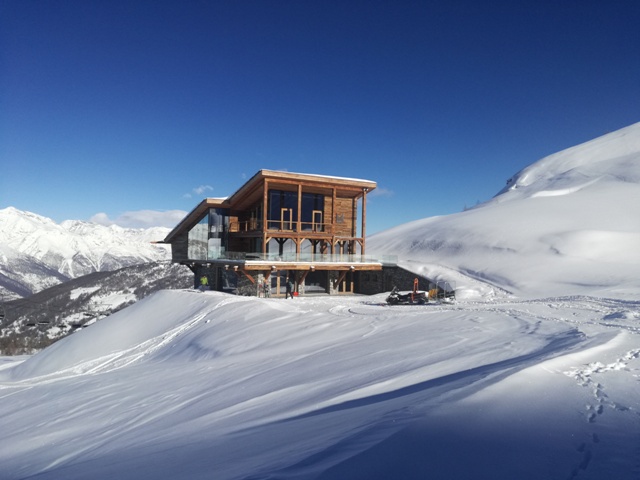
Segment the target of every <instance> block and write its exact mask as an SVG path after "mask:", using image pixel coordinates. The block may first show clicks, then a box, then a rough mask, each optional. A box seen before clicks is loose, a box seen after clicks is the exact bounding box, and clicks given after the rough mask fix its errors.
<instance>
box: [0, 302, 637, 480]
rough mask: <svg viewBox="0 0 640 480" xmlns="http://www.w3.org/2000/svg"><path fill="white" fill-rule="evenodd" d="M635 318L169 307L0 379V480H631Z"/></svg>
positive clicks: (5, 370) (562, 312)
mask: <svg viewBox="0 0 640 480" xmlns="http://www.w3.org/2000/svg"><path fill="white" fill-rule="evenodd" d="M639 308H640V302H631V301H623V300H604V299H594V298H588V297H582V298H581V297H567V298H548V299H543V300H531V301H518V300H513V299H503V300H502V301H500V302H477V303H473V302H468V303H465V304H451V305H426V306H406V307H388V306H385V305H384V303H383V296H376V297H334V298H332V297H316V298H297V299H295V300H293V301H288V302H286V301H284V300H279V299H257V298H248V297H234V296H228V295H225V294H221V293H215V292H207V293H196V292H189V291H163V292H160V293H158V294H155V295H154V296H152V297H149V298H147V299H145V300H142V301H140V302H138V303H137V304H136V305H134V306H132V307H130V308H128V309H126V310H124V311H121V312H118V313H117V314H114V315H112V316H111V317H108V318H107V319H105V320H103V321H101V322H98V323H97V324H95V325H92V326H91V327H89V328H87V329H84V330H82V331H80V332H78V333H77V334H74V335H72V336H70V337H67V338H66V339H64V340H62V341H60V342H58V343H56V344H54V345H53V346H52V347H50V348H49V349H47V350H45V351H43V352H42V353H40V354H38V355H35V356H33V357H31V358H28V359H19V360H15V361H12V362H9V361H6V362H5V363H4V364H3V365H2V370H0V415H1V418H2V423H3V425H2V432H3V438H2V440H1V441H0V463H1V464H2V465H3V473H2V478H3V479H18V478H21V479H22V478H44V479H47V478H50V479H54V478H65V479H74V478H77V479H80V478H88V477H91V478H95V479H101V478H104V479H107V478H114V477H118V478H122V479H134V478H157V479H169V478H194V479H196V478H197V479H199V478H202V479H204V478H216V479H241V478H362V479H364V478H416V479H417V478H424V475H426V474H427V473H428V474H429V478H454V477H455V478H572V477H571V476H570V475H571V474H572V473H571V472H574V471H576V472H581V475H582V476H580V477H579V478H603V477H599V476H598V475H599V474H600V473H602V472H605V471H607V472H609V471H611V469H615V470H614V471H616V472H619V474H618V475H617V476H616V477H615V478H619V479H623V478H629V479H631V478H637V473H638V472H640V455H639V453H640V452H638V448H639V446H638V443H637V435H638V433H639V432H640V415H639V412H640V378H639V372H640V359H639V357H640V342H638V338H639V337H638V333H640V326H639V325H638V321H639V319H640V318H639V317H640V314H639V313H638V312H639ZM507 445H508V448H509V454H506V453H505V452H504V450H503V449H504V448H505V446H507ZM461 446H462V447H464V451H465V452H466V455H465V457H466V460H465V462H463V463H460V462H459V461H458V459H457V457H458V455H459V451H460V448H461ZM418 450H419V451H420V454H419V455H417V454H416V453H417V451H418ZM456 452H457V453H456ZM452 455H453V456H454V457H455V458H453V457H452ZM496 455H499V456H500V458H501V461H500V467H499V468H498V467H497V466H496V465H494V462H495V459H496ZM522 458H526V459H527V461H526V462H522ZM485 471H486V475H487V476H484V477H483V476H482V475H483V474H481V473H479V472H485ZM497 471H503V472H504V474H505V475H508V477H507V476H505V477H499V476H492V475H494V474H495V472H497ZM548 471H553V472H557V474H558V476H557V477H545V476H544V475H545V472H548ZM490 472H491V475H489V473H490ZM454 473H455V475H453V474H454ZM452 475H453V476H452ZM634 475H635V477H634ZM610 478H612V477H610Z"/></svg>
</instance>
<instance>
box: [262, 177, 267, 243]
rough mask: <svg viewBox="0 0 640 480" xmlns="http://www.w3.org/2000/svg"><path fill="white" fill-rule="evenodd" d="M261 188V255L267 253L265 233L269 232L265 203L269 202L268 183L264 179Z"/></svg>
mask: <svg viewBox="0 0 640 480" xmlns="http://www.w3.org/2000/svg"><path fill="white" fill-rule="evenodd" d="M262 188H263V189H264V191H263V192H262V253H263V254H266V253H267V243H268V241H267V231H268V230H269V222H268V218H267V215H268V212H269V210H268V208H267V202H268V201H269V182H268V181H267V180H266V179H265V180H264V183H263V184H262Z"/></svg>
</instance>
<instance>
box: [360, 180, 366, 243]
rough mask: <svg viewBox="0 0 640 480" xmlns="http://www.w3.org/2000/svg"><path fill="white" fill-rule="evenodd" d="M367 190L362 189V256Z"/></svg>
mask: <svg viewBox="0 0 640 480" xmlns="http://www.w3.org/2000/svg"><path fill="white" fill-rule="evenodd" d="M366 225H367V189H366V188H363V189H362V232H361V233H362V255H364V244H365V238H366V236H367V227H366Z"/></svg>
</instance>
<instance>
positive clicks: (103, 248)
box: [0, 207, 170, 298]
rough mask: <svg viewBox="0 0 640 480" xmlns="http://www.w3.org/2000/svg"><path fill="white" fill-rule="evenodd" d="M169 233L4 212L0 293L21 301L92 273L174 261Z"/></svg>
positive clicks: (0, 234) (1, 218)
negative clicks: (161, 242) (167, 242)
mask: <svg viewBox="0 0 640 480" xmlns="http://www.w3.org/2000/svg"><path fill="white" fill-rule="evenodd" d="M168 231H169V229H167V228H152V229H126V228H121V227H118V226H115V225H112V226H108V227H107V226H103V225H98V224H94V223H87V222H81V221H70V220H68V221H64V222H62V223H61V224H57V223H55V222H54V221H53V220H51V219H49V218H46V217H42V216H40V215H36V214H34V213H30V212H24V211H21V210H18V209H16V208H13V207H8V208H5V209H2V210H0V288H1V289H3V294H4V296H5V297H6V298H16V297H22V296H25V295H28V294H31V293H35V292H38V291H41V290H43V289H44V288H47V287H50V286H52V285H55V284H57V283H60V282H62V281H65V280H68V279H71V278H77V277H81V276H83V275H87V274H89V273H93V272H101V271H111V270H116V269H119V268H122V267H126V266H129V265H135V264H138V263H145V262H154V261H162V260H167V259H169V258H170V252H169V249H168V247H167V246H166V245H159V244H154V243H152V242H153V241H158V240H162V239H163V238H164V237H165V236H166V234H167V232H168Z"/></svg>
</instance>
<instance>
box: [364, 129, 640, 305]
mask: <svg viewBox="0 0 640 480" xmlns="http://www.w3.org/2000/svg"><path fill="white" fill-rule="evenodd" d="M367 247H368V251H369V252H373V253H375V252H384V253H394V254H398V256H399V258H400V260H401V263H402V264H403V265H404V266H406V267H407V268H409V269H413V270H415V271H416V273H421V274H424V275H425V276H427V277H431V278H434V277H439V276H444V277H448V278H452V279H454V280H456V281H457V284H458V288H459V292H458V295H459V296H460V295H464V294H465V290H466V291H468V294H474V295H475V294H477V293H478V292H480V291H482V292H483V293H482V295H484V294H487V293H488V292H490V291H491V288H486V287H485V288H481V287H480V285H481V284H480V283H477V282H474V281H473V280H471V279H476V280H479V281H481V282H484V283H487V284H488V285H493V286H494V287H498V288H499V289H501V290H504V291H507V292H510V293H513V294H515V295H518V296H540V295H558V294H578V293H579V294H594V295H607V296H626V295H634V294H635V293H636V292H637V291H638V288H639V287H640V123H636V124H634V125H631V126H629V127H626V128H623V129H621V130H619V131H616V132H613V133H610V134H608V135H605V136H603V137H600V138H597V139H595V140H592V141H590V142H587V143H584V144H582V145H578V146H576V147H573V148H569V149H567V150H564V151H562V152H559V153H556V154H554V155H550V156H548V157H546V158H543V159H542V160H540V161H538V162H535V163H534V164H532V165H530V166H529V167H527V168H525V169H523V170H522V171H521V172H519V173H517V174H516V175H514V176H513V177H511V178H510V179H509V180H508V181H507V185H506V186H505V188H504V189H502V190H501V191H500V192H499V193H498V194H497V195H496V197H495V198H493V199H491V200H489V201H487V202H485V203H484V204H481V205H479V206H477V207H476V208H474V209H471V210H468V211H465V212H461V213H458V214H454V215H448V216H444V217H433V218H426V219H423V220H418V221H415V222H411V223H408V224H405V225H400V226H398V227H396V228H393V229H390V230H387V231H385V232H381V233H379V234H377V235H374V236H372V237H371V238H370V239H368V240H367ZM460 274H462V275H460ZM466 277H470V278H466Z"/></svg>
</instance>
